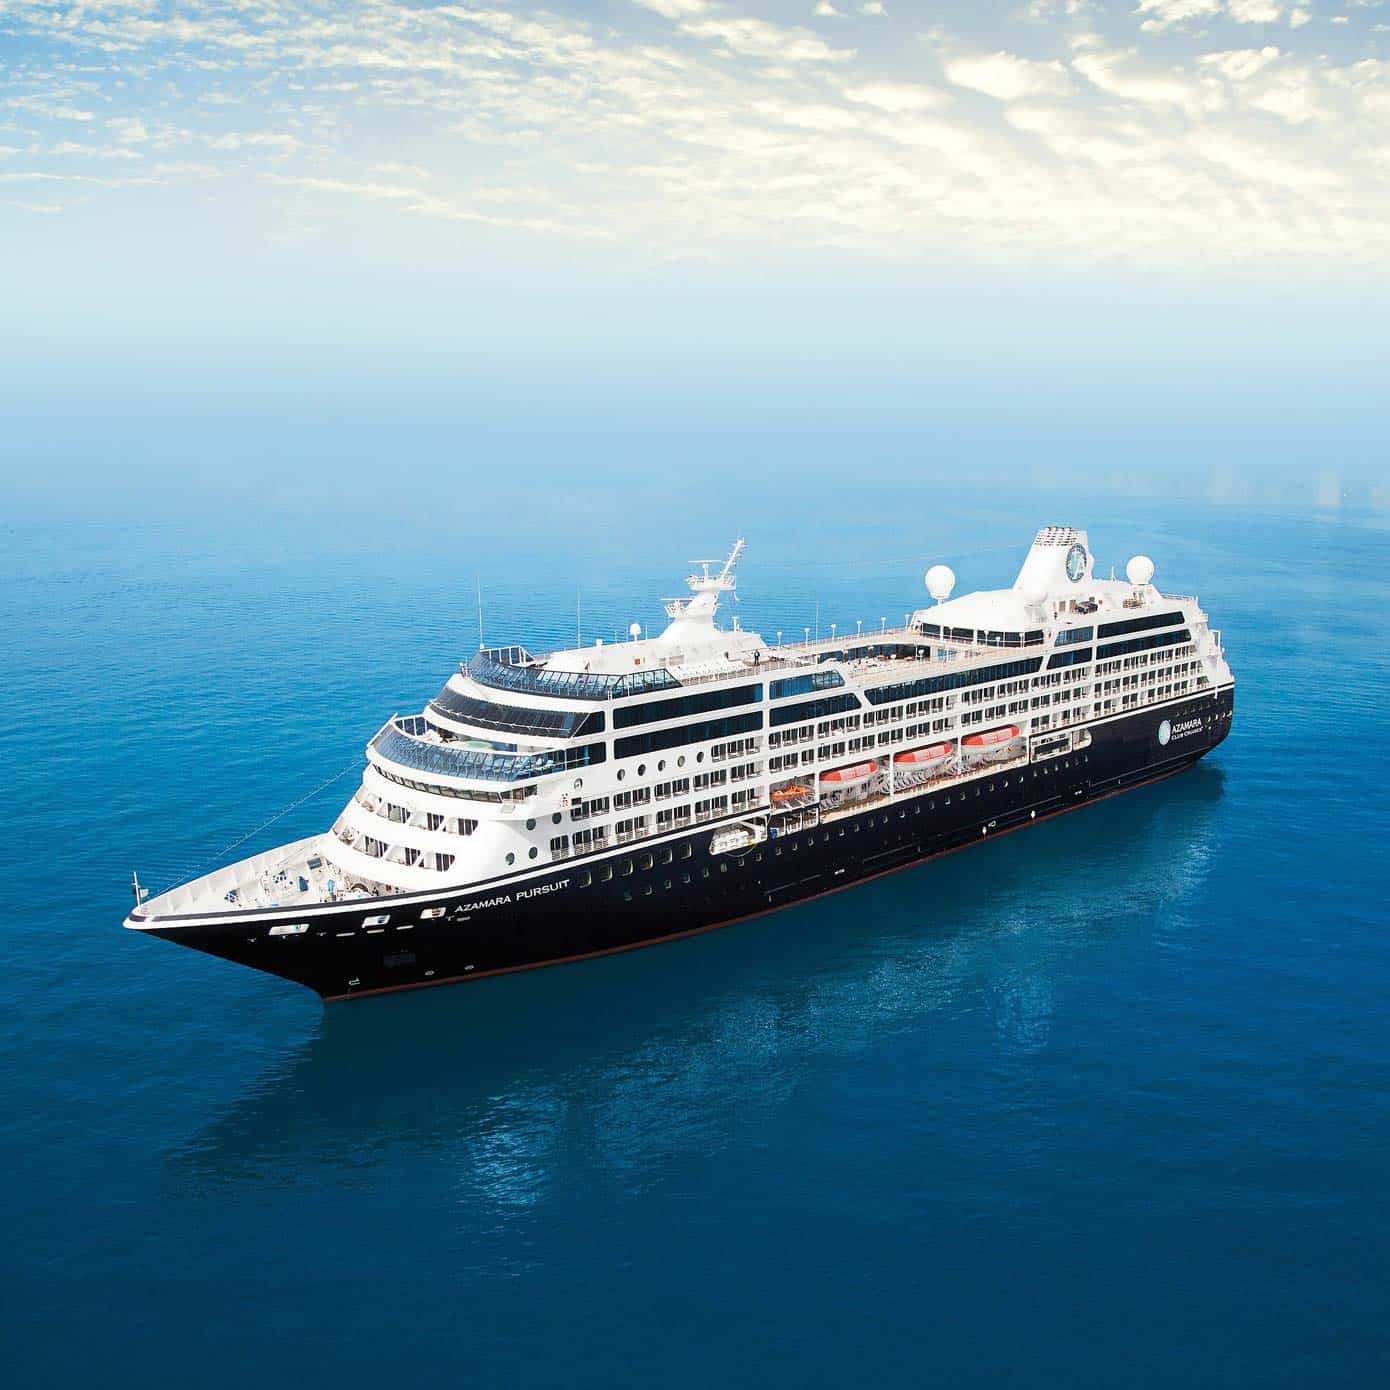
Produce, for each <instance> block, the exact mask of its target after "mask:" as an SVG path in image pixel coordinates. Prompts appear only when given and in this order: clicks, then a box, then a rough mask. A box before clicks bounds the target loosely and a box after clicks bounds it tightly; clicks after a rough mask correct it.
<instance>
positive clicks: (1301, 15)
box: [1289, 10, 1313, 29]
mask: <svg viewBox="0 0 1390 1390" xmlns="http://www.w3.org/2000/svg"><path fill="white" fill-rule="evenodd" d="M1312 18H1313V16H1312V15H1311V14H1309V12H1308V11H1307V10H1293V11H1291V12H1290V14H1289V28H1290V29H1301V28H1302V27H1303V26H1304V25H1305V24H1307V23H1309V22H1310V21H1311V20H1312Z"/></svg>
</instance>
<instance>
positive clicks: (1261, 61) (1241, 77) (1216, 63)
mask: <svg viewBox="0 0 1390 1390" xmlns="http://www.w3.org/2000/svg"><path fill="white" fill-rule="evenodd" d="M1278 57H1279V50H1278V49H1277V48H1273V47H1270V46H1266V47H1264V48H1233V49H1228V50H1227V51H1226V52H1224V53H1204V54H1202V56H1201V57H1200V58H1198V59H1197V61H1198V63H1200V64H1201V65H1202V66H1203V67H1205V68H1213V69H1215V70H1216V71H1217V72H1219V73H1220V74H1221V75H1222V77H1225V78H1229V79H1230V80H1231V81H1232V82H1245V81H1247V80H1249V79H1250V78H1252V77H1254V75H1255V74H1256V73H1257V72H1261V71H1263V70H1264V69H1265V68H1267V67H1268V66H1269V65H1270V64H1271V63H1272V62H1274V61H1275V59H1277V58H1278Z"/></svg>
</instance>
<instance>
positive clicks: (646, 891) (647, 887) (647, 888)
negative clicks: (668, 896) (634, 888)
mask: <svg viewBox="0 0 1390 1390" xmlns="http://www.w3.org/2000/svg"><path fill="white" fill-rule="evenodd" d="M651 895H652V886H651V884H650V883H644V884H643V885H642V896H643V897H647V898H650V897H651Z"/></svg>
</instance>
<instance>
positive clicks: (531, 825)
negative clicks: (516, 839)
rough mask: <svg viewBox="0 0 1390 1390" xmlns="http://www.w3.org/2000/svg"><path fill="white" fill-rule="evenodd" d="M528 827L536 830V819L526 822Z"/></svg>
mask: <svg viewBox="0 0 1390 1390" xmlns="http://www.w3.org/2000/svg"><path fill="white" fill-rule="evenodd" d="M526 828H527V830H534V829H535V828H536V822H535V821H534V820H528V821H527V822H526Z"/></svg>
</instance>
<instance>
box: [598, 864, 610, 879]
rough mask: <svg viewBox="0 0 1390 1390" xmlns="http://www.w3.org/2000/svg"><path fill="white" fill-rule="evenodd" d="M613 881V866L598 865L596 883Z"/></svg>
mask: <svg viewBox="0 0 1390 1390" xmlns="http://www.w3.org/2000/svg"><path fill="white" fill-rule="evenodd" d="M612 879H613V866H612V865H611V864H600V865H599V869H598V881H599V882H600V883H610V882H612Z"/></svg>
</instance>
